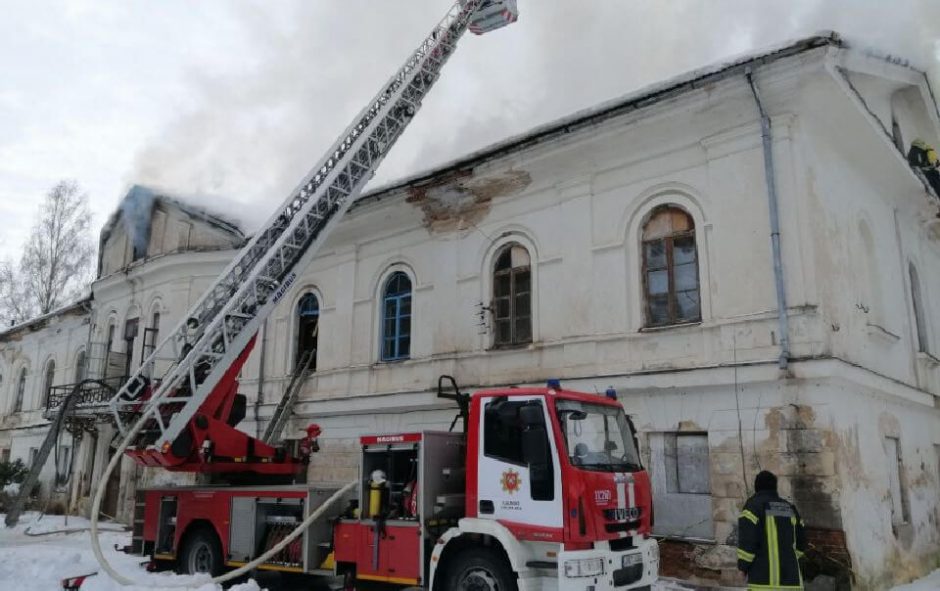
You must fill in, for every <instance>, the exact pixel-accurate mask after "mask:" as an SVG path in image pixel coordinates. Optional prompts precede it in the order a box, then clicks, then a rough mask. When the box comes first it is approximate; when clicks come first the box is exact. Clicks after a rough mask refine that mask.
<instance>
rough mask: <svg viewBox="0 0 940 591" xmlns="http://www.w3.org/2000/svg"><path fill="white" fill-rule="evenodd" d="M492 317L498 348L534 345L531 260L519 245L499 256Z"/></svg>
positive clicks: (510, 245) (505, 247)
mask: <svg viewBox="0 0 940 591" xmlns="http://www.w3.org/2000/svg"><path fill="white" fill-rule="evenodd" d="M493 316H494V320H495V322H494V325H495V331H496V334H495V338H494V344H495V345H496V346H500V345H521V344H525V343H530V342H532V271H531V259H530V257H529V251H528V250H526V249H525V247H524V246H522V245H520V244H516V243H512V244H507V245H506V246H504V247H503V248H502V249H501V250H500V251H499V252H498V253H497V254H496V264H495V266H494V269H493Z"/></svg>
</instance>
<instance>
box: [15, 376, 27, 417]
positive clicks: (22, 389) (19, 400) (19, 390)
mask: <svg viewBox="0 0 940 591" xmlns="http://www.w3.org/2000/svg"><path fill="white" fill-rule="evenodd" d="M25 394H26V368H25V367H24V368H22V369H21V370H20V378H19V379H18V380H17V381H16V402H15V403H14V404H13V412H20V411H21V410H23V397H24V396H25Z"/></svg>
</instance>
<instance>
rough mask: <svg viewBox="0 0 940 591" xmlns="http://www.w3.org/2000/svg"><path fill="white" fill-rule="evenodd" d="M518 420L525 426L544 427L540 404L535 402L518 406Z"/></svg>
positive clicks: (543, 416)
mask: <svg viewBox="0 0 940 591" xmlns="http://www.w3.org/2000/svg"><path fill="white" fill-rule="evenodd" d="M519 420H520V421H521V422H522V426H523V427H525V428H528V427H542V429H545V415H544V414H542V405H541V404H539V403H537V402H536V403H535V404H532V403H529V404H525V405H523V406H521V407H519Z"/></svg>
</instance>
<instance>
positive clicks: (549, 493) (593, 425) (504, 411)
mask: <svg viewBox="0 0 940 591" xmlns="http://www.w3.org/2000/svg"><path fill="white" fill-rule="evenodd" d="M465 420H466V433H465V434H463V433H446V432H413V433H402V434H393V435H373V436H366V437H363V438H361V441H360V444H361V464H360V494H359V502H358V510H354V511H353V512H347V513H346V514H345V515H344V516H343V517H342V518H341V519H339V520H338V521H337V523H336V525H335V526H334V530H333V532H334V537H333V550H334V555H333V559H332V562H333V566H334V568H335V570H336V573H337V574H341V575H344V576H345V577H346V580H347V584H348V585H349V586H350V587H351V586H353V585H355V584H357V582H359V581H363V582H365V581H378V582H383V583H391V584H397V585H402V586H422V587H425V588H430V589H434V590H437V589H440V590H444V589H447V590H451V589H480V590H488V591H496V590H499V591H504V590H511V589H519V590H520V591H527V590H543V589H544V590H547V589H559V590H562V591H574V590H578V591H602V590H607V589H610V590H625V589H645V588H649V586H650V585H651V584H652V583H653V582H654V581H655V580H656V577H657V573H658V570H659V551H658V546H657V544H656V542H655V541H654V540H652V539H651V538H650V532H651V528H652V518H653V512H652V499H651V492H650V484H649V478H648V476H647V474H646V472H645V471H644V470H643V468H642V466H641V465H640V459H639V454H638V453H637V444H636V438H635V430H634V428H633V425H632V423H631V421H630V419H629V418H628V417H627V416H626V414H625V413H624V411H623V407H622V406H621V405H620V404H619V403H618V402H617V401H616V400H612V399H609V398H606V397H604V396H598V395H594V394H584V393H578V392H572V391H568V390H562V389H561V388H560V386H559V385H558V384H557V383H554V384H551V385H550V386H549V387H546V388H509V389H500V390H485V391H481V392H478V393H476V394H474V395H473V396H472V397H470V399H469V401H468V412H467V413H466V414H465Z"/></svg>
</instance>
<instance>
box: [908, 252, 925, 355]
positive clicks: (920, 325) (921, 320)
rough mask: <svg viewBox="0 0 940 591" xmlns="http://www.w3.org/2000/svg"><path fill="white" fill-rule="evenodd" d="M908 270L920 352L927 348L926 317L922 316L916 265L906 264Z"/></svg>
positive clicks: (921, 300)
mask: <svg viewBox="0 0 940 591" xmlns="http://www.w3.org/2000/svg"><path fill="white" fill-rule="evenodd" d="M908 272H909V273H910V276H911V300H912V303H913V305H914V322H915V324H916V325H917V350H918V351H920V352H921V353H927V352H928V350H929V347H928V341H927V318H926V316H924V300H923V294H921V293H920V277H919V276H918V275H917V267H915V266H914V263H911V264H910V265H909V266H908Z"/></svg>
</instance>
